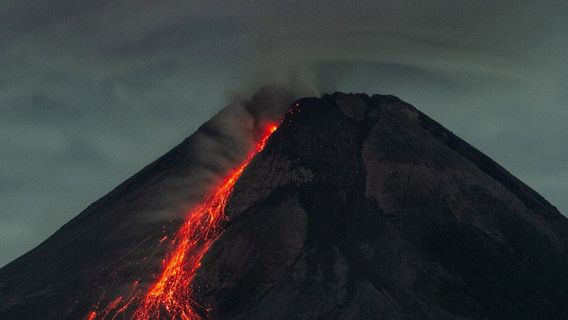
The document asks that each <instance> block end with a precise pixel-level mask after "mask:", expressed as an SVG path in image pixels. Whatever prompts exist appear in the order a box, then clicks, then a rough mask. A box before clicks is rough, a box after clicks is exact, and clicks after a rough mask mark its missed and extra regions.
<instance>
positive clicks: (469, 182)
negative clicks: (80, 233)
mask: <svg viewBox="0 0 568 320" xmlns="http://www.w3.org/2000/svg"><path fill="white" fill-rule="evenodd" d="M227 215H228V216H229V218H230V225H229V227H228V228H227V229H226V230H225V232H224V233H223V235H222V236H221V237H220V238H219V239H218V240H217V241H216V242H215V244H214V245H213V247H212V248H211V249H210V250H209V252H208V254H207V255H206V256H205V258H204V260H203V265H202V268H201V269H200V270H199V271H198V277H197V280H195V281H196V283H197V284H198V287H200V288H201V290H200V291H199V293H198V296H197V300H198V301H200V302H201V303H202V304H204V305H208V306H211V310H212V313H211V314H210V319H216V320H228V319H242V320H245V319H246V320H261V319H262V320H265V319H271V320H288V319H294V320H301V319H337V320H339V319H342V320H343V319H345V320H347V319H361V320H363V319H365V320H366V319H369V320H371V319H417V320H418V319H420V320H423V319H432V320H444V319H448V320H449V319H456V320H457V319H517V320H518V319H547V320H551V319H558V320H560V319H568V303H567V302H568V221H567V219H566V218H565V217H564V216H562V215H561V214H560V213H559V212H558V211H557V210H556V209H555V208H554V207H553V206H551V205H550V204H549V203H548V202H546V201H545V200H544V199H543V198H542V197H540V196H539V195H538V194H536V193H535V192H534V191H533V190H531V189H530V188H529V187H527V186H526V185H525V184H523V183H522V182H520V181H519V180H517V179H516V178H515V177H513V176H512V175H510V174H509V173H508V172H507V171H506V170H504V169H503V168H502V167H500V166H499V165H498V164H496V163H495V162H493V161H492V160H491V159H489V158H488V157H486V156H485V155H483V154H481V153H480V152H479V151H477V150H476V149H474V148H473V147H471V146H470V145H468V144H467V143H465V142H464V141H462V140H461V139H459V138H458V137H456V136H455V135H453V134H452V133H450V132H449V131H447V130H446V129H444V128H443V127H441V126H440V125H439V124H438V123H436V122H434V121H433V120H431V119H430V118H428V117H427V116H425V115H424V114H422V113H420V112H419V111H417V110H416V109H415V108H413V107H412V106H410V105H408V104H406V103H404V102H402V101H400V100H399V99H397V98H395V97H392V96H379V95H375V96H372V97H368V96H366V95H345V94H334V95H329V96H324V97H323V98H321V99H302V100H300V101H298V102H297V103H296V104H295V105H294V106H293V109H292V110H291V112H290V113H289V114H288V115H287V117H286V118H285V119H284V122H283V123H282V125H281V126H280V128H279V130H278V131H276V132H275V133H274V135H273V136H272V138H271V140H270V141H269V144H268V145H267V147H266V149H265V150H264V152H263V153H261V154H259V155H258V156H257V158H255V159H254V160H253V161H252V163H251V164H250V166H249V168H248V170H247V171H246V172H245V173H244V174H243V176H242V177H241V179H240V180H239V181H238V183H237V185H236V187H235V190H234V194H233V197H232V199H231V200H230V201H229V204H228V208H227Z"/></svg>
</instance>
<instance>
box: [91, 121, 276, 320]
mask: <svg viewBox="0 0 568 320" xmlns="http://www.w3.org/2000/svg"><path fill="white" fill-rule="evenodd" d="M277 128H278V126H277V125H275V124H270V125H269V126H267V127H266V129H265V131H264V132H263V134H262V136H261V138H260V140H259V141H258V143H257V144H256V146H255V148H254V149H253V150H252V151H251V152H250V153H249V154H248V155H247V157H246V159H245V160H244V161H243V163H242V164H241V165H240V166H238V167H237V168H235V169H234V170H233V171H232V172H231V173H230V174H229V175H228V176H227V177H226V178H225V179H224V180H223V182H222V183H221V184H220V185H219V186H218V187H217V188H216V189H215V191H214V192H213V194H212V195H210V196H209V197H208V198H207V199H206V200H205V201H204V202H203V203H201V204H199V205H198V206H197V207H195V208H194V209H192V211H191V212H189V213H188V215H187V220H186V221H185V222H184V223H183V225H182V226H181V228H180V229H179V230H178V232H177V233H176V235H175V236H174V237H173V238H172V240H171V241H170V243H169V246H168V250H167V254H166V258H165V259H164V262H163V269H162V272H161V274H160V275H159V277H158V278H157V279H156V281H155V282H154V284H153V285H152V286H151V287H150V288H149V289H148V291H147V292H146V294H145V295H144V296H143V297H142V298H141V301H140V304H139V306H138V308H137V309H136V311H135V312H134V315H133V319H140V320H147V319H183V320H200V319H201V318H202V316H201V315H200V314H204V313H207V312H208V311H210V310H209V309H208V307H206V306H202V305H200V304H199V303H198V302H197V301H195V300H194V299H193V288H192V287H191V284H192V282H193V279H194V277H195V274H196V272H197V270H198V269H199V267H200V266H201V260H202V258H203V256H204V255H205V254H206V253H207V251H208V250H209V248H210V247H211V245H212V244H213V242H214V241H215V239H216V238H217V237H219V235H220V234H221V231H222V230H221V227H222V222H223V221H225V219H226V217H225V206H226V205H227V201H228V200H229V197H230V196H231V194H232V191H233V188H234V187H235V184H236V182H237V181H238V179H239V177H240V176H241V174H242V173H243V171H244V170H245V168H246V167H247V166H248V164H249V163H250V161H251V160H252V159H253V158H254V156H255V155H256V154H258V153H259V152H260V151H262V149H264V147H265V145H266V142H267V141H268V138H269V137H270V136H271V135H272V133H274V131H276V129H277ZM165 240H166V238H165V237H164V238H162V239H161V240H160V243H161V242H164V241H165ZM136 284H137V283H136ZM135 287H136V286H135ZM132 296H133V294H131V297H129V298H128V299H126V301H125V303H124V304H123V305H122V306H121V307H120V308H119V305H120V302H121V300H122V297H118V298H116V299H115V300H113V301H112V302H111V303H110V304H109V305H108V306H107V307H106V308H105V310H104V311H103V312H102V313H101V314H100V315H98V314H97V313H96V312H95V311H91V312H90V313H89V314H88V315H87V317H86V319H87V320H94V319H105V318H107V316H109V319H114V318H115V317H117V316H118V315H119V314H122V313H124V312H125V311H126V310H127V309H128V308H129V306H130V304H131V302H132V301H133V297H132ZM113 310H114V316H112V317H110V313H111V311H113ZM196 310H200V312H198V311H196Z"/></svg>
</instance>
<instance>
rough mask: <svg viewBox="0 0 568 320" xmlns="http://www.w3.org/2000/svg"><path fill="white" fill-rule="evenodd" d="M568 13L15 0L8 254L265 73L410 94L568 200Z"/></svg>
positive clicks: (4, 201) (515, 6)
mask: <svg viewBox="0 0 568 320" xmlns="http://www.w3.org/2000/svg"><path fill="white" fill-rule="evenodd" d="M567 15H568V7H567V4H566V3H565V2H560V1H553V2H550V3H547V4H546V5H543V4H541V3H539V2H536V1H533V2H524V3H510V2H499V3H496V2H495V1H485V0H483V1H475V2H467V3H460V4H451V3H448V2H440V1H434V0H426V1H399V0H386V1H356V2H350V3H346V2H345V1H335V0H332V1H325V2H321V1H317V2H309V1H231V2H229V1H222V2H211V1H207V2H204V1H181V0H171V1H144V2H141V1H134V0H122V1H114V0H113V1H111V0H101V1H91V2H87V1H75V0H46V1H37V0H30V1H17V2H14V1H4V2H2V3H1V4H0V21H2V28H0V71H1V72H0V105H1V106H2V107H1V108H0V133H1V134H2V137H3V139H2V140H0V149H1V150H2V151H3V152H2V154H1V156H0V182H1V183H0V212H2V215H0V252H2V253H3V254H2V256H1V257H0V265H3V264H5V263H7V262H8V261H10V260H12V259H14V258H16V257H17V256H19V255H21V254H22V253H24V252H25V251H27V250H29V249H31V248H33V247H34V246H35V245H37V244H38V243H39V242H40V241H42V240H43V239H45V238H47V237H48V236H49V235H50V234H52V233H53V232H54V231H55V230H56V229H57V228H59V227H60V226H61V225H63V224H64V223H65V222H66V221H68V220H69V219H71V218H72V217H73V216H75V215H76V214H77V213H78V212H80V211H81V210H82V209H83V208H85V207H86V206H87V205H88V204H89V203H90V202H92V201H93V200H94V199H97V198H99V197H100V196H102V195H103V194H104V193H106V192H107V191H108V190H110V189H112V188H113V187H115V186H116V185H117V184H119V183H120V182H121V181H123V180H125V179H126V178H127V177H129V176H131V175H132V174H134V173H135V172H137V171H138V170H139V169H140V168H142V167H143V166H144V165H146V164H147V163H149V162H151V161H153V160H154V159H156V158H157V157H159V156H160V155H162V154H164V153H165V152H166V151H167V150H169V149H170V148H171V147H172V146H174V145H176V144H177V143H179V141H181V140H183V139H184V138H185V137H187V136H189V135H190V134H191V133H193V132H195V131H196V130H197V128H198V127H199V126H200V125H201V124H203V123H205V122H206V121H207V120H209V119H210V118H211V117H212V116H214V115H215V114H216V113H217V112H218V111H219V110H220V109H221V108H222V107H223V106H225V105H227V102H228V101H238V100H233V98H234V97H235V96H238V95H240V96H242V97H251V96H252V95H253V94H254V93H255V92H256V90H257V89H258V88H259V87H261V86H265V85H274V86H282V87H285V88H287V89H288V90H289V91H290V92H292V93H293V94H294V95H296V96H306V95H307V96H313V95H315V96H317V95H319V94H320V93H325V92H332V91H335V90H338V91H344V92H366V93H369V94H373V93H380V94H394V95H396V96H399V97H400V98H402V99H403V100H405V101H408V102H409V103H412V104H414V105H416V106H419V107H420V109H421V110H422V111H424V112H425V113H427V114H429V115H431V116H432V117H433V118H435V119H437V120H439V121H440V122H441V123H442V124H444V125H445V126H446V127H447V128H449V129H450V130H452V131H454V132H455V133H456V134H458V135H459V136H461V137H463V138H464V139H465V140H467V141H469V142H470V143H472V144H473V145H475V146H477V147H479V148H480V149H481V150H482V151H483V152H485V153H486V154H488V155H489V156H491V157H492V158H494V159H495V160H497V161H498V162H500V163H501V164H503V165H504V166H505V167H507V168H509V169H510V170H511V171H512V173H514V174H515V175H516V176H518V177H519V178H521V179H522V180H523V181H526V182H527V183H528V184H530V185H531V186H532V187H534V188H535V189H536V190H537V191H539V192H540V193H541V194H543V195H544V196H545V197H546V198H547V199H549V200H550V201H551V202H552V203H553V204H555V205H556V206H558V207H559V209H560V211H562V212H567V211H568V202H567V200H566V197H565V191H566V190H567V189H568V168H566V164H565V163H566V162H565V161H564V159H566V158H567V157H568V145H567V144H566V143H564V141H565V140H566V138H567V137H568V131H567V129H566V125H565V124H566V123H567V122H568V111H567V110H568V109H567V108H566V93H565V92H566V91H567V90H566V83H567V79H568V75H567V74H566V71H565V67H564V66H565V65H567V64H568V57H567V55H566V54H565V52H566V51H567V50H568V40H567V39H568V36H567V35H566V30H568V25H567V24H568V17H567ZM241 100H242V99H241ZM235 112H236V115H237V116H242V117H243V118H242V120H243V123H245V122H246V121H247V120H246V119H248V118H247V114H246V113H242V114H241V113H239V112H237V111H235ZM206 141H208V140H207V139H205V138H204V142H206ZM236 147H237V146H236ZM208 148H209V147H208ZM210 148H217V147H213V146H212V147H210ZM239 148H240V147H239ZM236 149H238V148H236ZM236 149H235V150H236ZM218 152H221V153H222V152H225V150H222V148H221V150H218ZM231 156H232V155H229V158H230V157H231ZM221 163H222V161H221Z"/></svg>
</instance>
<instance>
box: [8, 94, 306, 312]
mask: <svg viewBox="0 0 568 320" xmlns="http://www.w3.org/2000/svg"><path fill="white" fill-rule="evenodd" d="M294 99H295V98H294V97H293V96H292V95H290V94H289V93H288V92H287V91H285V90H283V89H279V88H271V87H266V88H261V89H260V90H259V91H258V92H257V93H256V94H255V95H254V96H253V97H252V98H251V99H250V100H244V99H237V100H235V101H234V102H233V103H232V104H230V105H229V106H227V107H226V108H224V109H223V110H222V111H221V112H219V113H218V114H217V115H215V116H214V117H213V118H212V119H211V120H209V121H208V122H206V123H205V124H204V125H202V126H201V127H200V128H199V129H198V130H197V131H196V132H195V133H194V134H193V135H191V136H190V137H188V138H187V139H185V140H184V141H183V142H182V143H181V144H179V145H178V146H176V147H175V148H173V149H172V150H171V151H169V152H168V153H166V154H165V155H163V156H162V157H160V158H159V159H157V160H156V161H154V162H152V163H151V164H149V165H148V166H147V167H145V168H144V169H142V170H141V171H140V172H138V173H137V174H135V175H134V176H133V177H131V178H130V179H128V180H126V181H125V182H124V183H122V184H121V185H119V186H118V187H117V188H116V189H114V190H112V191H111V192H110V193H108V194H107V195H105V196H104V197H102V198H101V199H99V200H98V201H96V202H94V203H93V204H91V205H90V206H89V207H88V208H87V209H85V210H84V211H83V212H81V213H80V214H79V215H78V216H77V217H75V218H74V219H72V220H71V221H70V222H68V223H67V224H65V225H64V226H63V227H62V228H61V229H60V230H58V231H57V232H56V233H55V234H54V235H52V236H51V237H50V238H49V239H47V240H46V241H44V242H43V243H42V244H40V245H39V246H38V247H36V248H35V249H33V250H31V251H30V252H28V253H26V254H25V255H23V256H22V257H20V258H18V259H16V260H15V261H13V262H11V263H10V264H8V265H6V266H5V267H3V268H2V269H0V319H1V320H4V319H41V320H61V319H82V318H84V317H85V315H86V314H87V313H88V312H89V310H93V309H99V308H101V309H104V308H105V307H106V306H107V305H108V304H109V303H111V301H113V300H114V299H116V298H117V297H122V298H123V300H124V299H125V298H127V297H129V296H133V297H136V298H139V297H140V296H142V295H143V294H144V293H145V292H146V291H147V289H148V287H149V286H150V285H151V284H152V283H153V282H154V280H155V277H156V274H159V272H160V270H161V268H162V259H163V258H164V256H165V255H166V250H167V241H168V239H171V238H172V237H173V235H174V234H175V233H176V231H177V230H178V229H179V227H180V225H181V224H182V222H183V220H184V219H185V218H186V213H187V212H188V211H189V210H190V208H191V207H193V206H195V204H196V203H199V202H201V201H202V200H203V197H204V195H206V194H208V193H209V192H210V189H211V188H212V187H214V186H215V185H216V184H217V183H218V182H219V180H220V179H222V178H223V177H224V176H225V174H226V172H227V171H228V170H231V169H232V168H233V167H234V166H235V165H238V163H239V162H240V161H242V158H243V157H245V156H246V155H247V153H248V150H249V149H250V147H251V146H252V145H254V143H255V141H256V137H255V136H257V135H258V134H260V133H261V132H259V130H261V129H262V128H263V125H264V124H265V122H273V121H278V120H279V119H280V118H281V117H282V115H283V114H284V113H285V112H286V110H287V108H288V106H289V105H290V103H292V101H293V100H294ZM158 134H159V133H158Z"/></svg>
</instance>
